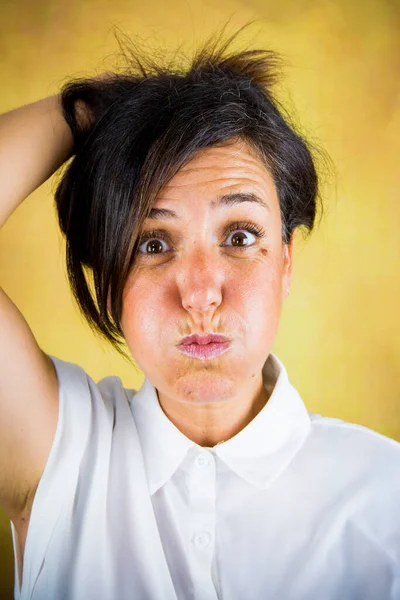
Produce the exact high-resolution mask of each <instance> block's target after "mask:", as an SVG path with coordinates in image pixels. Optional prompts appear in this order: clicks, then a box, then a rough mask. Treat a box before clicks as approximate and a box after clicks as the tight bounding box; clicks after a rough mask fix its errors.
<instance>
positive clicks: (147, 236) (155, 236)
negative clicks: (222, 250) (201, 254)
mask: <svg viewBox="0 0 400 600" xmlns="http://www.w3.org/2000/svg"><path fill="white" fill-rule="evenodd" d="M238 231H247V232H248V233H251V234H252V235H254V236H255V237H256V238H258V239H261V238H262V237H264V236H265V231H264V229H262V227H259V226H258V225H255V224H254V223H250V222H248V221H237V222H235V223H231V224H230V225H228V227H226V228H225V230H224V237H225V238H227V237H228V236H229V235H231V234H232V233H235V232H238ZM150 240H162V241H164V242H170V237H169V236H168V234H167V233H166V232H165V231H163V230H162V229H154V230H152V231H146V232H144V233H143V235H142V236H141V238H140V240H139V243H138V247H140V246H141V245H142V244H144V243H145V242H148V241H150ZM251 246H253V244H251ZM251 246H250V247H251ZM232 247H233V248H235V250H239V251H240V250H246V249H247V248H249V246H232ZM144 254H145V253H144ZM162 254H165V252H164V253H162ZM159 255H160V254H158V256H159ZM149 256H150V255H149Z"/></svg>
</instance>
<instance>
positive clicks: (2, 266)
mask: <svg viewBox="0 0 400 600" xmlns="http://www.w3.org/2000/svg"><path fill="white" fill-rule="evenodd" d="M231 15H233V16H232V20H231V26H230V28H229V31H233V30H234V29H236V28H238V27H239V26H241V25H243V24H244V22H246V21H247V20H249V19H251V18H254V17H258V18H259V19H261V20H260V22H259V23H258V25H256V26H254V27H253V28H252V29H250V30H249V31H248V32H247V33H245V34H244V36H243V37H242V40H243V42H245V41H246V40H248V41H249V42H250V43H251V44H252V47H254V46H256V45H262V46H264V47H272V48H274V49H276V50H278V51H281V52H282V53H283V54H284V56H285V57H286V59H287V61H288V63H289V68H288V69H287V79H286V86H287V90H288V91H287V93H285V94H284V95H283V96H282V98H283V99H284V101H285V103H286V104H287V105H288V106H292V107H295V109H296V113H297V118H298V120H299V121H300V123H302V125H303V129H304V130H305V132H306V133H308V135H310V136H311V137H312V138H315V139H316V140H317V141H318V142H319V143H320V144H321V145H323V146H324V147H325V148H326V150H327V151H328V152H329V154H330V155H331V158H332V160H333V163H334V165H335V168H336V171H337V175H336V179H335V181H334V182H333V183H331V187H330V188H329V189H326V190H325V197H326V214H325V218H324V220H323V222H322V225H321V226H320V228H319V229H318V230H317V231H316V232H315V233H314V235H313V236H312V237H311V238H310V239H309V240H308V241H307V242H304V241H302V240H301V239H299V242H298V247H297V250H296V254H295V271H294V280H293V285H292V289H291V294H290V297H289V300H288V302H287V305H286V307H285V309H284V313H283V318H282V323H281V330H280V333H279V336H278V339H277V342H276V345H275V348H274V350H275V352H276V353H277V354H278V355H279V356H280V357H281V359H282V360H283V361H284V362H285V364H286V366H287V368H288V371H289V375H290V376H291V379H292V381H293V383H294V384H295V386H296V387H297V388H298V389H299V391H300V392H301V394H302V396H303V398H304V400H305V402H306V404H307V406H308V408H309V410H311V411H313V412H319V413H322V414H324V415H327V416H333V417H338V418H342V419H345V420H349V421H353V422H357V423H361V424H363V425H366V426H368V427H371V428H373V429H375V430H377V431H380V432H381V433H384V434H386V435H389V436H391V437H393V438H396V439H398V440H400V398H399V389H400V378H399V362H400V361H399V359H400V335H399V334H400V326H399V323H400V320H399V315H398V312H399V308H400V302H399V298H400V278H399V263H400V261H399V254H400V252H399V250H400V242H399V240H400V236H399V233H398V227H399V224H400V200H399V183H400V177H399V172H400V169H399V156H400V141H399V140H400V109H399V99H400V85H399V82H400V54H399V34H400V4H399V3H398V2H397V3H395V2H391V3H390V2H383V1H382V0H375V1H374V0H363V2H360V1H359V0H353V1H350V0H336V1H329V0H326V1H324V2H318V1H310V0H302V1H301V2H299V1H297V0H218V2H211V1H210V0H196V1H194V0H170V2H168V3H167V4H166V3H165V2H164V1H163V0H148V1H147V2H138V1H128V0H113V1H112V2H109V0H91V1H89V0H86V1H85V0H69V2H61V1H58V0H57V1H56V0H53V1H51V0H47V1H46V0H36V1H35V2H30V1H29V0H25V1H24V0H14V1H11V0H9V1H8V2H7V0H3V2H2V3H0V51H1V61H0V75H1V94H0V112H3V111H6V110H9V109H11V108H14V107H16V106H18V105H21V104H24V103H28V102H30V101H34V100H36V99H38V98H40V97H43V96H45V95H48V94H50V93H55V92H56V91H57V90H58V89H59V88H60V86H61V84H62V83H63V81H64V80H65V79H66V78H68V77H71V76H73V75H90V74H94V73H97V72H101V71H103V70H105V68H109V66H110V62H109V60H108V59H107V60H106V61H105V62H103V59H104V57H107V56H108V55H110V53H112V52H114V51H115V50H116V42H115V39H114V37H113V35H112V32H111V27H112V26H113V25H118V26H119V27H120V28H122V29H123V30H124V31H125V32H126V33H128V34H139V35H140V36H141V37H143V38H151V39H153V40H155V43H160V44H165V45H167V46H169V47H171V48H172V47H175V46H176V45H177V44H178V43H179V42H182V41H183V42H186V44H187V47H188V48H191V47H192V46H193V44H198V43H200V42H201V40H203V39H204V38H205V37H206V36H208V35H209V34H210V33H211V32H212V31H213V30H215V28H216V27H218V26H221V25H222V24H223V23H224V22H225V21H226V20H227V19H228V17H229V16H231ZM252 36H255V37H254V39H253V41H251V40H252ZM52 189H54V181H53V183H47V184H45V185H44V186H43V187H42V188H41V189H39V190H37V191H36V192H35V193H34V194H32V196H31V197H30V198H29V199H28V200H27V201H26V202H25V203H24V205H22V206H21V207H20V208H19V209H18V210H17V211H16V213H15V214H14V215H13V216H12V217H11V218H10V220H9V221H8V223H7V224H6V226H5V227H4V228H3V230H2V231H1V233H0V281H1V285H2V286H3V288H4V289H5V290H6V292H7V293H8V294H9V295H10V297H11V298H12V299H13V300H14V302H15V303H16V304H17V306H18V307H19V308H20V309H21V310H22V312H23V314H24V315H25V317H26V318H27V320H28V322H29V323H30V326H31V328H32V329H33V332H34V334H35V335H36V337H37V339H38V341H39V343H40V345H41V346H42V348H43V349H44V350H45V351H47V352H48V353H49V354H53V355H56V356H59V357H60V358H63V359H65V360H70V361H73V362H76V363H78V364H80V365H82V366H83V367H84V368H85V369H86V370H87V371H88V373H89V374H90V375H91V376H92V377H93V378H94V379H98V378H100V377H103V376H105V375H109V374H118V375H120V376H121V377H122V380H123V382H124V384H125V385H126V386H127V387H135V386H138V385H140V383H141V381H142V380H141V377H140V375H138V374H137V373H136V372H135V371H134V370H133V369H132V368H131V367H130V366H129V365H128V364H126V363H124V362H123V361H122V359H120V358H119V357H118V356H117V355H116V354H115V353H114V352H113V351H112V350H109V349H108V348H107V347H106V346H105V345H104V344H103V343H100V342H99V341H98V340H97V339H96V338H95V337H94V336H93V334H92V333H91V332H90V330H89V329H88V327H87V326H86V325H85V324H84V323H83V321H82V319H81V317H80V316H79V313H78V311H77V309H76V308H75V306H74V304H73V302H72V299H71V296H70V293H69V290H68V287H67V283H66V278H65V269H64V264H63V252H64V245H63V241H62V238H61V235H60V234H59V232H58V230H57V224H56V219H55V213H54V209H53V203H52V196H51V191H52ZM0 199H1V192H0ZM1 343H7V340H1ZM27 401H29V398H27ZM0 526H1V527H0V553H1V556H0V596H1V597H2V598H3V597H4V598H7V597H10V598H11V592H10V590H11V588H12V578H13V566H12V555H11V546H10V535H9V523H8V520H7V519H5V518H4V516H3V517H2V519H0Z"/></svg>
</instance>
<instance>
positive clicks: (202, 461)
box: [196, 454, 210, 467]
mask: <svg viewBox="0 0 400 600" xmlns="http://www.w3.org/2000/svg"><path fill="white" fill-rule="evenodd" d="M209 464H210V459H209V458H208V456H205V455H204V454H199V455H198V456H197V457H196V465H197V466H198V467H208V465H209Z"/></svg>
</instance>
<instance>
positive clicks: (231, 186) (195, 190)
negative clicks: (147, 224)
mask: <svg viewBox="0 0 400 600" xmlns="http://www.w3.org/2000/svg"><path fill="white" fill-rule="evenodd" d="M238 191H242V192H252V193H254V194H256V195H257V196H259V197H261V198H263V199H264V200H265V201H266V203H267V204H271V203H272V204H274V203H277V193H276V188H275V184H274V181H273V178H272V176H271V174H270V173H269V171H268V169H267V168H266V166H265V164H264V163H263V161H262V160H261V158H260V157H259V156H258V154H257V152H256V150H255V149H254V148H253V147H252V146H251V145H250V144H249V143H248V142H245V141H242V140H238V141H230V142H227V143H225V144H221V145H219V146H213V147H210V148H205V149H202V150H201V151H199V152H197V153H196V154H195V155H194V157H193V158H192V159H191V160H190V161H189V162H188V163H187V164H186V165H185V166H184V167H182V169H180V171H179V172H178V173H177V174H176V175H175V176H174V177H173V178H172V179H171V180H170V181H169V182H168V183H167V185H166V186H165V187H164V188H163V190H162V191H161V192H160V194H159V196H158V197H157V201H156V202H155V206H159V205H161V203H162V204H163V206H164V205H165V203H166V202H178V201H183V200H196V202H198V201H199V200H200V199H201V200H203V201H204V202H207V201H208V202H210V203H213V202H214V201H215V200H216V199H218V198H219V197H220V196H221V195H223V194H226V193H228V192H238Z"/></svg>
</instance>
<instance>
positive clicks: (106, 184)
mask: <svg viewBox="0 0 400 600" xmlns="http://www.w3.org/2000/svg"><path fill="white" fill-rule="evenodd" d="M245 27H247V25H245ZM243 29H244V27H242V28H241V29H239V31H237V32H236V33H235V34H234V35H232V36H230V37H229V38H228V39H226V40H225V41H224V28H223V30H222V33H221V34H220V35H218V36H217V37H216V38H215V37H214V38H213V37H211V38H210V39H209V40H208V41H207V42H206V43H205V44H204V45H203V46H202V48H201V49H200V50H198V51H196V52H195V54H194V56H193V58H192V59H191V61H190V63H189V65H188V66H186V67H184V66H182V64H181V63H179V61H177V62H178V63H179V64H175V65H171V64H168V65H166V64H164V61H163V60H162V59H160V58H157V59H155V58H154V57H152V56H150V55H148V54H147V55H146V53H144V52H140V56H139V53H138V52H137V51H132V52H131V56H130V59H129V64H128V66H127V68H126V69H125V70H124V72H123V73H120V74H117V73H112V74H109V76H108V77H100V78H90V79H78V80H74V81H71V82H68V83H67V84H66V85H64V87H63V88H62V92H61V101H62V108H63V112H64V116H65V119H66V120H67V122H68V124H69V126H70V128H71V130H72V133H73V136H74V140H75V148H74V157H73V159H72V161H71V162H70V163H69V164H68V166H67V169H66V170H65V171H64V173H63V174H62V178H61V180H60V182H59V184H58V187H57V189H56V192H55V201H56V207H57V211H58V218H59V224H60V227H61V230H62V232H63V234H64V235H65V238H66V261H67V272H68V278H69V282H70V285H71V288H72V291H73V294H74V296H75V299H76V301H77V303H78V306H79V308H80V310H81V312H82V313H83V315H84V317H85V318H86V320H87V321H88V323H89V325H90V326H91V327H92V329H93V330H94V331H96V332H97V333H99V334H100V335H101V336H103V337H104V338H106V339H107V340H109V341H110V342H111V343H112V344H113V346H114V347H115V348H116V349H117V350H118V351H119V352H120V353H121V354H123V355H124V356H126V355H125V353H124V351H123V349H122V345H123V341H124V340H123V332H122V328H121V316H122V299H123V290H124V287H125V284H126V281H127V277H128V275H129V273H130V270H131V268H132V265H133V264H134V259H135V254H136V251H137V247H138V243H139V239H140V232H141V228H142V226H143V222H144V220H145V218H146V216H147V215H148V213H149V211H150V209H151V206H152V204H153V202H154V200H155V198H156V197H157V195H158V194H159V193H160V191H161V190H162V188H163V187H164V186H165V185H166V184H167V182H168V181H169V180H170V179H171V178H172V177H173V176H174V175H175V174H176V173H177V172H178V171H179V169H181V168H182V167H183V166H184V165H185V164H186V163H187V162H188V161H189V160H190V159H191V158H192V157H193V155H194V154H195V153H196V152H197V151H199V150H201V149H203V148H208V147H210V146H216V145H219V144H222V143H226V142H229V141H231V140H232V141H234V140H243V141H245V142H248V143H249V144H250V145H251V146H252V147H253V148H254V150H255V151H256V152H257V155H258V156H259V157H260V160H261V161H263V163H264V164H265V166H266V167H267V168H268V169H269V171H270V173H271V174H272V176H273V179H274V182H275V185H276V188H277V192H278V196H279V201H280V208H281V215H282V239H283V241H284V243H288V242H289V240H290V238H291V235H292V233H293V231H294V229H295V228H297V227H300V226H302V227H305V228H306V229H308V230H309V231H311V230H312V228H313V225H314V221H315V217H316V209H317V188H318V179H317V173H316V168H315V165H314V161H313V158H312V154H311V151H310V148H309V144H308V143H307V142H306V141H305V139H304V138H303V137H302V136H301V135H299V134H298V133H297V132H296V131H295V129H294V127H293V125H292V124H291V123H290V119H289V118H288V117H287V116H286V115H285V117H284V116H283V115H284V111H283V109H282V108H281V107H280V105H279V104H278V102H277V100H276V99H275V98H274V96H273V87H274V84H275V82H276V80H277V77H278V76H279V72H280V69H279V65H280V60H279V57H278V56H277V55H276V54H275V53H274V52H271V51H269V50H249V49H246V50H242V51H228V49H229V46H231V44H232V42H233V41H234V39H235V38H236V37H237V36H238V34H239V33H240V32H241V31H242V30H243ZM108 300H109V302H110V310H108V307H107V303H108Z"/></svg>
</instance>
